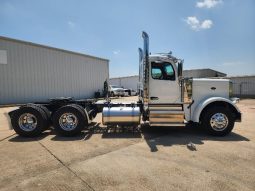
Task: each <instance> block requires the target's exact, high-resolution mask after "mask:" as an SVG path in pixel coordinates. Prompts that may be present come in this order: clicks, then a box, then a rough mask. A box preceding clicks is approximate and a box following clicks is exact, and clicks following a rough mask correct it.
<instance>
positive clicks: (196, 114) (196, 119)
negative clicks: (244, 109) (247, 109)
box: [192, 97, 241, 122]
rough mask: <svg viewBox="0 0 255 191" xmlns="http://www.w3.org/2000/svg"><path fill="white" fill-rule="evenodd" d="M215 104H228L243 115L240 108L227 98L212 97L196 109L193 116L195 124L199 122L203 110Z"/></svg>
mask: <svg viewBox="0 0 255 191" xmlns="http://www.w3.org/2000/svg"><path fill="white" fill-rule="evenodd" d="M213 102H226V103H229V104H230V105H232V106H233V107H234V108H235V109H236V112H237V113H241V112H240V110H239V109H238V107H237V106H236V105H235V104H234V103H233V102H232V101H231V100H229V99H227V98H223V97H211V98H208V99H205V100H204V101H202V102H201V103H199V104H198V105H197V106H196V108H195V109H194V112H193V114H192V121H193V122H199V118H200V115H201V113H202V111H203V109H204V108H205V107H206V106H207V105H209V104H210V103H213Z"/></svg>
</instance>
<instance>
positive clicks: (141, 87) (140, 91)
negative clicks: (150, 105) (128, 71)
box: [137, 48, 143, 100]
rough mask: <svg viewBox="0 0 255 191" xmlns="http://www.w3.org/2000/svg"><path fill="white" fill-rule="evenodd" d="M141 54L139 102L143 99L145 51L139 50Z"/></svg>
mask: <svg viewBox="0 0 255 191" xmlns="http://www.w3.org/2000/svg"><path fill="white" fill-rule="evenodd" d="M138 52H139V83H138V87H137V89H138V93H139V100H141V99H142V96H143V95H142V90H143V50H142V49H141V48H138Z"/></svg>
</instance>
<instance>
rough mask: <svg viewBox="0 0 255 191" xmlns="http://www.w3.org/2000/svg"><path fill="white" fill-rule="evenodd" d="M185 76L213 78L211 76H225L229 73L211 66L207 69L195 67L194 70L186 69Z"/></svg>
mask: <svg viewBox="0 0 255 191" xmlns="http://www.w3.org/2000/svg"><path fill="white" fill-rule="evenodd" d="M183 76H184V77H187V78H190V77H193V78H211V77H225V76H227V74H225V73H222V72H219V71H216V70H212V69H210V68H205V69H194V70H184V71H183Z"/></svg>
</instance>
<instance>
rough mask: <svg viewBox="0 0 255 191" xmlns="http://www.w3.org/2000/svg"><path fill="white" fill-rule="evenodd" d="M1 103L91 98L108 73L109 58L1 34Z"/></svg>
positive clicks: (101, 86) (100, 88)
mask: <svg viewBox="0 0 255 191" xmlns="http://www.w3.org/2000/svg"><path fill="white" fill-rule="evenodd" d="M0 50H6V52H7V64H0V104H11V103H27V102H34V101H47V99H48V98H53V97H62V96H64V97H74V98H76V99H82V98H90V97H93V96H94V92H95V91H97V90H98V89H99V90H102V89H103V83H104V81H105V80H106V79H108V77H109V63H108V60H105V59H100V58H96V57H92V56H86V55H82V54H78V53H77V54H76V53H72V52H69V51H64V50H60V49H55V48H50V47H45V46H40V45H34V44H32V43H26V42H20V41H15V40H10V39H5V38H0Z"/></svg>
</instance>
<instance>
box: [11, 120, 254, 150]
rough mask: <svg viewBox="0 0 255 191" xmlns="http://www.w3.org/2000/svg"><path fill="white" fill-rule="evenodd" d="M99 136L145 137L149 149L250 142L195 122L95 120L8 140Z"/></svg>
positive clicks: (75, 139)
mask: <svg viewBox="0 0 255 191" xmlns="http://www.w3.org/2000/svg"><path fill="white" fill-rule="evenodd" d="M98 134H99V135H101V137H102V139H141V140H144V141H145V142H146V143H147V145H148V147H149V148H150V151H151V152H156V151H158V148H157V146H165V147H170V146H173V145H188V144H189V143H192V144H194V145H203V144H204V141H208V140H209V141H222V142H227V141H250V140H249V139H248V138H246V137H244V136H242V135H239V134H237V133H235V132H232V133H230V134H229V135H227V136H225V137H215V136H210V135H207V134H206V133H205V132H204V131H203V130H202V129H201V128H199V127H197V126H196V125H187V126H186V127H182V128H180V127H150V126H141V127H111V128H110V127H108V128H106V127H103V126H101V125H100V123H94V124H92V126H90V127H89V129H88V130H85V131H83V132H82V133H81V134H80V135H78V136H74V137H63V136H59V135H57V134H56V132H55V131H54V130H49V131H46V132H44V133H43V134H42V135H41V136H39V137H34V138H25V137H21V136H16V137H13V138H11V139H9V141H11V142H30V141H40V140H42V139H44V138H46V137H47V136H49V135H54V136H53V137H52V138H51V140H52V141H88V140H89V139H90V138H91V137H92V136H93V135H98Z"/></svg>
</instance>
